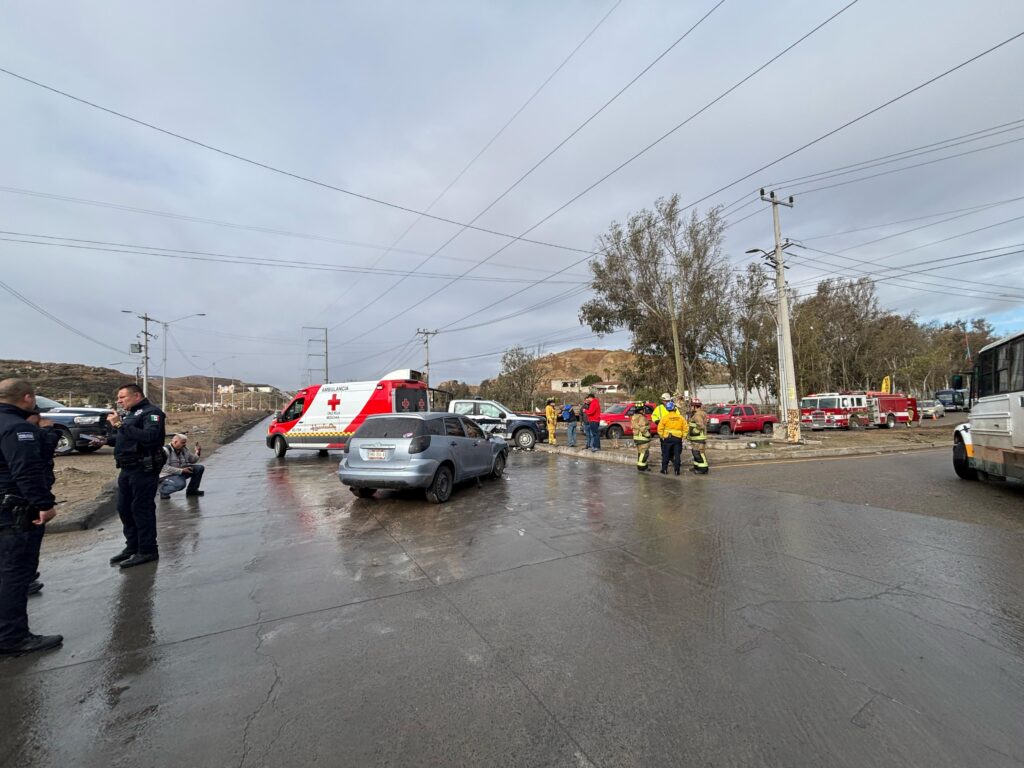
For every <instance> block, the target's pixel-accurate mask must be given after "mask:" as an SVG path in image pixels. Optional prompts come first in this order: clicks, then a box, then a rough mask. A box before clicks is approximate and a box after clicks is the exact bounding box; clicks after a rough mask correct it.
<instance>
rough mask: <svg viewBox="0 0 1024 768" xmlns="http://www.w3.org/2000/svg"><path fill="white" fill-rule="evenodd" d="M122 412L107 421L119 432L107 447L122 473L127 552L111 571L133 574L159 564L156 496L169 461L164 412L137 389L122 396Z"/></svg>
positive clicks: (127, 388) (129, 387)
mask: <svg viewBox="0 0 1024 768" xmlns="http://www.w3.org/2000/svg"><path fill="white" fill-rule="evenodd" d="M117 405H118V411H115V412H113V413H111V414H110V415H109V416H107V421H108V422H110V426H111V427H113V428H114V430H115V432H114V434H113V435H111V436H110V437H108V438H107V441H106V442H107V445H112V446H114V459H115V461H116V462H117V466H118V467H119V468H120V470H121V474H120V475H118V477H117V514H118V516H119V517H120V518H121V527H122V529H123V530H124V542H125V543H124V549H123V550H122V551H121V552H119V553H118V554H116V555H114V556H113V557H112V558H110V564H111V565H120V566H121V567H122V568H134V567H135V566H136V565H142V564H143V563H150V562H153V561H154V560H158V559H159V557H160V555H159V552H158V550H157V546H156V490H157V485H158V484H159V482H160V469H161V468H162V467H163V465H164V461H165V460H166V458H167V456H166V454H165V453H164V437H165V430H166V421H167V418H166V416H165V415H164V412H163V411H161V410H160V409H159V408H157V407H156V406H155V405H153V404H152V403H151V402H149V400H147V399H146V397H145V395H143V394H142V389H141V388H140V387H139V386H138V385H137V384H125V385H124V386H123V387H121V388H120V389H119V390H117Z"/></svg>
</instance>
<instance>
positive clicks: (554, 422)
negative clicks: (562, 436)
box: [544, 397, 558, 445]
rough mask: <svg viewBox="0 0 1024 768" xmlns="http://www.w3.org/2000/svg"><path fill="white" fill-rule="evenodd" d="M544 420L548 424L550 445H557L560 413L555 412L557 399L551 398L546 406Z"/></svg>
mask: <svg viewBox="0 0 1024 768" xmlns="http://www.w3.org/2000/svg"><path fill="white" fill-rule="evenodd" d="M544 418H545V419H546V420H547V422H548V445H555V427H557V426H558V411H556V410H555V398H553V397H549V398H548V401H547V404H546V405H545V406H544Z"/></svg>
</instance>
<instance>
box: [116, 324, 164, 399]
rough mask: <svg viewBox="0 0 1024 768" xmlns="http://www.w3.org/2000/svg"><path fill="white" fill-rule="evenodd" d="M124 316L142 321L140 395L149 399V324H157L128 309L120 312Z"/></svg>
mask: <svg viewBox="0 0 1024 768" xmlns="http://www.w3.org/2000/svg"><path fill="white" fill-rule="evenodd" d="M121 311H122V312H123V313H125V314H126V315H135V316H136V317H137V318H139V320H141V321H142V395H143V396H144V397H149V339H150V336H152V334H151V333H150V332H149V324H150V323H154V322H159V321H157V320H156V318H153V317H150V316H149V315H148V314H146V313H145V312H143V313H142V314H141V315H140V314H137V313H136V312H133V311H132V310H130V309H122V310H121Z"/></svg>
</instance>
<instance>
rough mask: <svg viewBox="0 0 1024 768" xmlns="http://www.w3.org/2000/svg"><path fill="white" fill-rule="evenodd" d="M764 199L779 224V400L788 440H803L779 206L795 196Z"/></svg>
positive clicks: (776, 283) (776, 229) (791, 441)
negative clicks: (780, 348)
mask: <svg viewBox="0 0 1024 768" xmlns="http://www.w3.org/2000/svg"><path fill="white" fill-rule="evenodd" d="M761 199H762V200H764V201H765V202H766V203H771V205H772V221H773V222H774V224H775V290H776V291H777V293H778V316H779V337H780V340H781V342H782V352H781V354H780V355H779V357H780V358H781V362H782V366H781V368H780V370H779V385H780V387H781V389H780V390H779V400H781V401H782V402H780V403H779V405H780V406H782V408H783V409H784V410H783V418H784V420H785V422H786V441H787V442H789V443H799V442H800V440H801V437H800V404H799V402H798V400H797V394H796V366H795V364H794V363H793V337H792V333H791V332H790V327H789V296H788V294H787V293H786V266H785V264H784V263H783V246H782V227H781V225H780V224H779V206H780V205H784V206H786V207H787V208H792V207H793V198H792V197H790V198H789V200H788V201H786V200H779V199H777V198H776V197H775V192H771V193H769V194H768V195H767V196H766V195H765V193H764V190H763V189H762V190H761Z"/></svg>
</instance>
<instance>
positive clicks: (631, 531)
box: [0, 428, 1024, 766]
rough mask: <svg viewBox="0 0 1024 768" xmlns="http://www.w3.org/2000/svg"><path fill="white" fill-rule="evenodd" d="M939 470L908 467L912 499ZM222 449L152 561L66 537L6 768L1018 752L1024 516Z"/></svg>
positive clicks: (740, 482)
mask: <svg viewBox="0 0 1024 768" xmlns="http://www.w3.org/2000/svg"><path fill="white" fill-rule="evenodd" d="M922 456H924V458H921V457H922ZM946 458H947V457H946V456H945V455H944V454H942V455H941V456H940V455H939V454H935V455H934V456H933V457H932V458H931V459H929V458H928V456H926V455H923V454H918V455H915V457H913V458H911V457H891V456H890V457H885V462H886V463H887V464H886V466H887V468H888V471H889V472H890V473H891V475H892V477H894V478H898V479H899V482H900V483H901V484H902V487H903V488H904V494H905V495H907V496H908V498H909V496H912V495H914V493H915V492H914V483H915V482H916V481H915V478H921V480H920V482H921V483H922V485H921V490H920V491H919V493H925V492H926V491H925V490H924V489H925V487H926V483H928V482H930V481H929V478H930V477H931V475H930V474H929V473H931V472H934V473H938V472H939V470H938V469H937V467H938V466H939V464H940V463H941V464H943V465H944V464H945V461H946ZM929 461H931V462H933V464H934V467H933V466H932V464H929V463H928V462H929ZM901 462H905V463H902V464H901ZM209 464H210V471H209V474H208V478H207V482H206V483H204V488H206V489H207V495H206V496H205V497H203V498H202V499H200V500H193V499H190V500H186V499H179V498H175V499H174V500H172V501H170V502H161V506H160V507H159V510H160V512H159V514H160V524H161V533H160V535H161V560H160V563H159V565H158V566H157V567H156V568H150V569H147V568H137V569H133V570H132V571H129V572H120V571H119V570H117V569H112V568H109V567H108V566H107V565H106V560H107V557H109V555H110V554H112V553H113V552H115V551H116V550H117V549H118V548H119V546H120V542H119V541H118V537H117V534H116V531H115V530H114V529H115V528H116V525H112V524H111V525H108V526H107V528H108V530H102V531H89V532H83V533H80V534H67V535H64V536H52V537H48V541H47V544H46V550H45V553H44V560H43V571H44V577H43V579H44V581H45V582H46V590H45V593H44V595H43V596H42V597H39V598H33V599H32V602H31V603H30V609H31V621H32V625H33V628H34V629H35V630H37V631H48V632H62V633H63V634H64V635H65V637H66V640H65V645H64V647H63V649H61V650H59V651H56V652H53V653H50V654H45V655H35V656H29V657H25V658H21V659H11V660H7V661H3V662H0V690H2V691H3V696H2V697H0V714H2V716H3V722H4V723H5V726H4V728H3V729H0V765H3V766H7V765H10V766H29V765H32V766H37V765H38V766H109V765H132V766H135V765H140V766H143V765H144V766H177V765H181V764H183V763H185V762H187V763H188V764H191V765H196V766H225V765H241V766H264V765H265V766H291V765H308V764H310V763H313V762H316V761H320V762H321V763H323V764H327V765H352V766H363V765H409V766H412V765H416V766H420V765H473V766H479V765H538V766H541V765H543V766H547V765H598V766H623V765H627V766H652V765H693V764H708V765H787V766H796V765H807V766H811V765H813V766H822V765H829V766H864V765H887V766H888V765H907V766H910V765H929V766H969V765H978V766H1000V765H1019V764H1020V763H1021V762H1022V761H1024V729H1022V728H1021V712H1022V711H1024V595H1022V590H1021V586H1022V585H1024V556H1022V555H1024V509H1021V510H1020V513H1021V514H1020V517H1017V518H1015V517H1014V516H1013V515H1012V514H1011V513H1010V512H1009V511H1008V508H1007V509H1003V508H1002V507H1000V508H999V509H998V510H996V511H994V512H992V515H993V520H992V523H991V524H989V523H988V521H987V519H986V510H985V509H984V506H983V505H981V504H980V503H979V502H978V501H977V499H978V498H981V497H979V496H977V495H976V489H971V490H970V491H967V492H966V493H968V494H969V495H968V496H965V498H968V499H970V505H969V509H968V508H965V507H964V505H963V504H961V505H960V507H959V508H960V509H962V510H963V513H962V514H956V508H957V507H956V505H955V504H953V503H950V502H943V503H942V504H939V505H938V506H940V507H941V509H939V510H938V511H937V512H936V514H928V510H927V509H917V508H914V509H907V511H903V508H904V507H910V506H912V505H911V503H910V501H909V500H907V499H904V500H902V501H901V498H900V497H896V496H890V497H889V498H890V499H892V500H893V501H894V502H899V503H893V504H892V505H891V506H893V507H896V509H891V508H887V505H886V504H885V503H880V502H882V501H884V500H885V499H884V498H869V499H865V498H863V497H864V492H863V491H858V492H856V493H854V492H853V491H852V490H851V491H850V493H849V494H846V495H845V496H844V493H843V489H842V482H841V481H834V482H833V483H832V485H830V490H828V491H827V492H825V491H817V492H813V491H805V492H802V491H801V488H802V487H803V486H801V480H800V478H799V472H800V471H801V470H797V469H795V468H787V467H769V468H766V469H767V470H770V478H769V479H770V480H771V482H767V481H766V482H754V481H752V480H750V479H749V477H750V476H744V475H742V474H740V473H743V472H747V473H752V472H755V471H759V470H757V468H754V467H751V468H747V469H744V470H730V472H732V474H730V473H729V472H726V471H722V472H719V473H713V474H712V475H711V476H709V477H707V478H697V477H684V478H682V479H681V480H677V479H675V478H666V477H662V476H659V475H657V474H654V475H653V476H646V475H639V476H638V475H637V474H636V473H634V472H632V471H631V470H630V469H629V468H628V467H624V466H618V465H606V464H598V463H592V462H587V461H585V460H577V459H571V458H566V457H560V456H553V455H547V454H539V453H538V454H521V453H516V454H514V455H513V456H512V457H511V461H510V462H509V471H508V474H507V475H506V477H505V478H504V479H502V480H500V481H485V482H483V483H481V484H476V483H472V484H469V485H466V486H463V487H459V488H458V489H457V490H456V492H455V494H454V495H453V497H452V500H451V502H450V503H448V504H445V505H441V506H434V505H429V504H427V503H425V502H424V501H423V500H422V499H421V497H420V496H419V495H417V494H394V493H385V494H381V496H380V497H379V498H377V499H372V500H356V499H355V497H354V496H352V495H351V494H350V493H349V492H348V491H347V489H345V488H343V487H342V486H341V485H340V484H339V483H338V482H337V480H336V478H335V477H334V474H333V471H334V468H335V464H336V461H335V460H333V459H320V458H318V457H317V456H316V455H313V454H310V455H303V454H300V453H295V454H289V456H288V457H287V459H285V460H283V461H279V460H277V459H274V458H273V457H272V455H271V454H270V452H269V451H268V450H267V449H266V447H265V446H264V445H263V442H262V439H261V436H260V431H259V428H257V430H255V431H254V432H252V433H250V434H249V435H248V436H247V438H246V439H244V440H242V441H240V442H238V443H235V444H232V445H229V446H226V447H225V448H223V449H222V450H221V451H219V452H218V453H217V454H215V455H214V456H213V457H211V459H210V461H209ZM843 466H844V469H843V470H842V471H843V472H851V473H856V472H857V471H858V470H857V469H855V468H852V467H854V465H853V464H852V463H851V464H846V465H843ZM851 468H852V469H851ZM837 471H838V470H837ZM936 476H937V475H936ZM745 477H746V478H747V479H744V478H745ZM787 478H791V479H790V480H787ZM850 482H853V478H852V477H851V478H850ZM894 482H895V481H894ZM932 485H934V483H932V484H931V485H928V486H927V487H932ZM851 488H852V486H851ZM959 492H960V491H959V488H958V486H956V485H953V486H950V490H949V493H951V494H956V493H959ZM1014 492H1015V491H1013V490H1012V489H1011V491H1010V493H1011V494H1012V493H1014ZM1000 498H1001V499H1002V498H1003V497H1000ZM1010 498H1012V495H1011V497H1010ZM1003 503H1004V501H1000V502H999V504H1003ZM943 505H944V506H943Z"/></svg>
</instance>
